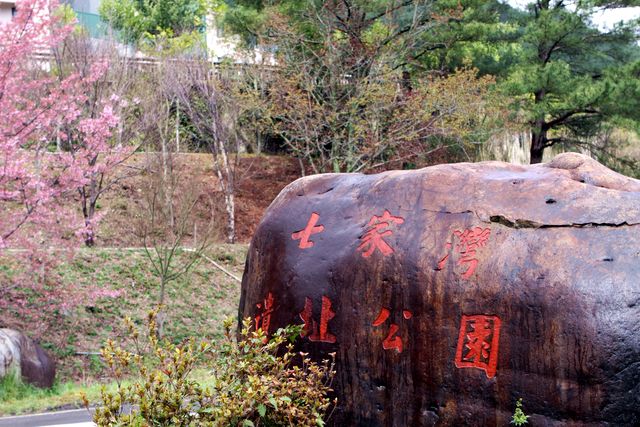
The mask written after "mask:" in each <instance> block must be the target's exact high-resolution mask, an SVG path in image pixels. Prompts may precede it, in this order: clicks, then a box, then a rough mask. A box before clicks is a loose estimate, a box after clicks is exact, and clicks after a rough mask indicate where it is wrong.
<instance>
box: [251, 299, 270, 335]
mask: <svg viewBox="0 0 640 427" xmlns="http://www.w3.org/2000/svg"><path fill="white" fill-rule="evenodd" d="M256 308H257V309H258V310H262V311H260V312H259V313H258V314H256V317H255V321H256V329H262V330H263V331H264V333H265V334H269V325H270V324H271V313H273V295H271V292H269V293H268V294H267V297H266V298H265V299H264V301H263V302H262V303H258V304H256Z"/></svg>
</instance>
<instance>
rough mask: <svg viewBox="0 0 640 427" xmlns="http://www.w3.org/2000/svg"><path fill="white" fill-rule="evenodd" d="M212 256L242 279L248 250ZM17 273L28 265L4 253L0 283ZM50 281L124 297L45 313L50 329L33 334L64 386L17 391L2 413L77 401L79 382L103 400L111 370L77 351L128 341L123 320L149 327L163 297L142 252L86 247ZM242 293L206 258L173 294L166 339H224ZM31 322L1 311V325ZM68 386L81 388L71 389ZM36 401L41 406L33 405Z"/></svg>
mask: <svg viewBox="0 0 640 427" xmlns="http://www.w3.org/2000/svg"><path fill="white" fill-rule="evenodd" d="M207 255H208V256H209V257H210V258H212V259H213V260H215V261H216V262H218V263H220V264H221V265H223V266H224V267H225V268H226V269H227V270H229V271H231V272H232V273H233V274H235V275H236V276H238V277H241V276H242V271H243V268H244V261H245V256H246V245H216V246H215V247H213V248H211V249H210V250H209V251H208V253H207ZM19 268H22V269H24V268H26V266H24V265H21V263H20V262H19V261H18V260H17V259H16V258H14V257H10V256H6V255H5V256H4V257H2V258H0V283H10V282H11V280H12V276H13V275H14V274H15V271H16V269H19ZM48 280H50V281H52V282H56V283H62V284H63V285H64V284H65V283H67V284H68V283H74V284H80V285H83V284H94V285H97V286H98V287H100V288H102V289H111V290H123V291H124V293H123V294H122V295H121V296H118V297H116V298H111V297H108V298H102V299H100V300H98V301H97V302H96V303H95V304H93V305H91V306H86V305H80V306H78V307H77V308H76V309H74V310H71V311H68V312H65V313H61V312H59V311H52V312H50V313H47V314H46V315H45V314H43V313H42V312H39V313H38V316H40V317H42V316H44V319H41V320H43V321H42V322H41V323H42V324H43V325H44V326H43V327H41V328H36V329H35V331H36V332H32V333H31V335H32V337H33V338H35V339H37V340H39V341H40V344H41V345H42V346H43V347H44V348H46V349H47V350H48V351H49V352H50V353H51V354H52V355H53V356H54V357H55V358H56V359H57V361H58V375H57V379H58V383H59V384H58V386H57V388H56V389H54V390H53V392H51V393H40V394H34V393H22V395H20V393H17V395H16V396H13V397H11V396H4V397H5V398H4V399H1V397H2V394H1V393H0V400H2V402H0V414H6V413H12V412H16V411H18V412H21V411H25V410H33V409H44V408H46V407H47V406H59V405H64V404H69V403H75V404H77V403H78V402H79V400H78V399H79V397H78V394H77V389H78V385H80V386H82V387H88V388H89V391H90V394H96V395H97V391H98V387H96V386H95V385H96V383H99V382H105V381H107V382H108V379H109V373H108V372H106V370H105V369H104V365H103V363H102V361H101V360H100V357H99V356H97V355H77V354H76V353H77V352H97V351H99V349H100V347H101V345H102V343H103V342H104V341H105V340H106V339H108V338H114V339H119V340H122V338H123V337H124V335H123V333H124V328H123V326H122V318H123V317H124V316H130V317H131V318H132V319H134V321H135V322H136V323H138V324H143V323H144V319H145V317H146V313H147V312H148V310H149V309H151V308H152V307H153V306H154V304H155V301H156V298H157V294H158V286H157V279H156V278H155V277H154V276H153V274H152V273H151V269H150V266H149V261H148V259H147V258H146V256H145V255H144V251H142V250H138V249H136V250H124V249H82V250H80V251H78V252H77V253H76V256H75V257H74V259H73V260H72V261H65V262H62V263H61V264H60V265H58V266H57V267H55V268H54V269H52V271H50V272H49V273H48ZM239 291H240V285H239V283H238V282H237V281H235V280H234V279H232V278H230V277H229V276H227V275H225V274H224V273H223V272H221V271H220V270H219V269H217V268H216V267H214V266H213V265H212V264H211V263H209V262H208V261H206V260H202V261H201V262H200V263H199V264H197V265H196V266H195V267H194V268H193V270H192V271H190V272H189V273H188V274H187V275H185V276H183V277H181V278H180V279H178V280H177V281H176V282H174V283H172V284H171V286H169V288H168V290H167V298H168V304H167V313H168V320H167V323H166V334H167V337H168V338H169V339H171V340H172V341H181V340H183V339H185V338H186V337H189V336H195V337H200V338H206V339H215V338H216V337H218V336H220V334H221V327H222V319H224V318H225V317H227V316H235V315H236V314H237V306H238V300H239ZM33 320H34V319H29V318H27V317H25V316H24V315H20V314H19V313H18V312H16V311H14V310H11V309H8V310H3V311H2V312H1V313H0V324H2V325H3V326H6V327H12V328H16V329H19V330H23V331H34V329H33V328H30V322H32V321H33ZM70 381H74V382H75V383H76V384H75V385H73V384H69V382H70ZM38 396H39V397H38ZM36 399H39V400H41V402H40V403H37V402H31V401H35V400H36ZM34 404H35V405H36V406H34Z"/></svg>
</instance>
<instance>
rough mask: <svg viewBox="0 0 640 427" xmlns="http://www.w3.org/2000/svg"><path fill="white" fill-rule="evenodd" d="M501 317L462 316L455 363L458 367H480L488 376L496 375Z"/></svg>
mask: <svg viewBox="0 0 640 427" xmlns="http://www.w3.org/2000/svg"><path fill="white" fill-rule="evenodd" d="M500 324H501V323H500V319H499V318H498V317H497V316H483V315H477V316H465V315H463V316H462V324H461V325H460V334H459V335H458V348H457V349H456V359H455V364H456V367H458V368H479V369H482V370H484V372H485V373H486V374H487V378H493V377H495V376H496V369H497V367H498V345H499V338H500Z"/></svg>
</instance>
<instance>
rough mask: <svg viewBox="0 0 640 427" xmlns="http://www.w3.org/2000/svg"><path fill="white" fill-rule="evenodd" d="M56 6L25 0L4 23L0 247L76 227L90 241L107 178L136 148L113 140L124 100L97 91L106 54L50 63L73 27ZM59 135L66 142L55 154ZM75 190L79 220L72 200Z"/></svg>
mask: <svg viewBox="0 0 640 427" xmlns="http://www.w3.org/2000/svg"><path fill="white" fill-rule="evenodd" d="M57 7H58V2H57V1H56V0H21V1H18V2H17V3H16V11H17V13H16V16H15V17H14V19H13V20H12V21H11V22H9V23H7V24H4V25H3V26H0V115H1V116H2V120H0V210H1V211H2V213H1V215H0V216H1V221H0V247H6V246H12V247H21V248H25V247H32V246H34V245H47V244H48V245H53V244H54V243H53V241H54V240H55V239H59V238H60V237H63V236H66V237H67V241H68V234H69V230H71V229H75V231H76V232H78V233H79V234H81V235H82V236H83V237H84V240H85V242H86V243H87V244H92V243H93V239H94V229H95V223H96V220H97V219H98V218H97V215H96V214H95V203H96V201H97V197H98V196H99V195H100V194H102V190H103V186H102V183H103V180H104V176H105V174H107V173H108V172H109V171H110V170H112V169H114V168H115V167H117V166H118V165H120V163H121V162H122V160H123V159H124V158H126V156H128V155H129V153H130V152H131V149H130V148H128V147H125V146H123V145H122V144H118V145H114V144H113V142H112V138H111V133H112V129H113V128H114V127H115V126H116V125H117V123H118V117H117V115H116V114H115V113H114V109H116V108H119V106H120V105H119V104H120V99H119V98H118V97H115V96H114V97H102V98H100V99H96V98H95V97H92V94H94V93H95V89H96V85H97V84H98V83H99V82H100V81H101V79H102V77H103V76H104V75H105V73H106V71H107V69H108V66H109V64H108V62H107V61H106V60H105V58H99V60H96V61H93V62H90V63H85V64H83V67H67V68H65V70H62V69H61V68H56V67H55V64H54V63H53V61H51V58H52V57H53V54H52V53H53V52H56V51H57V50H58V49H59V47H60V46H61V45H62V44H63V43H64V41H65V40H66V39H67V38H68V37H70V35H71V34H72V32H73V24H69V23H65V22H63V20H62V19H61V16H59V15H58V14H56V13H55V11H56V9H57ZM52 65H53V66H52ZM54 71H56V72H54ZM63 71H64V72H63ZM56 141H57V142H58V143H59V142H60V141H64V142H65V144H64V147H65V148H64V150H61V151H58V152H51V151H55V150H52V147H55V143H56ZM58 146H59V147H60V144H58ZM78 193H80V195H81V196H82V197H81V198H82V200H83V218H82V219H81V218H80V217H79V215H78V214H77V211H78V210H77V209H75V206H73V205H72V203H71V202H70V201H72V200H73V199H72V198H71V197H72V196H74V195H76V194H78ZM87 201H88V203H87ZM21 229H26V230H27V231H24V230H23V232H22V233H20V232H19V231H20V230H21Z"/></svg>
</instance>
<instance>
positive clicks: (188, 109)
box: [174, 59, 241, 243]
mask: <svg viewBox="0 0 640 427" xmlns="http://www.w3.org/2000/svg"><path fill="white" fill-rule="evenodd" d="M175 73H176V77H175V79H174V82H175V83H174V88H175V91H176V95H177V97H178V99H179V100H180V104H181V105H183V106H184V109H185V114H187V115H188V117H189V119H190V120H191V123H192V124H193V126H195V128H196V129H197V131H198V134H199V136H200V137H201V138H202V139H204V141H205V142H206V144H207V146H208V148H209V151H210V153H211V155H212V161H213V167H214V170H215V171H216V175H217V178H218V185H219V186H220V190H221V192H222V194H223V197H224V204H225V210H226V214H227V221H226V233H225V234H226V236H225V237H226V240H227V242H228V243H234V242H235V240H236V233H235V194H236V184H237V180H236V178H237V175H236V171H237V167H238V163H239V157H238V154H239V151H240V146H241V138H240V134H239V133H238V132H237V127H236V124H237V122H238V117H239V107H238V104H237V103H236V102H234V100H233V98H232V96H231V94H232V92H233V84H234V80H233V79H232V78H230V77H229V74H226V75H225V74H223V73H219V72H217V71H216V70H215V69H214V68H213V66H212V64H211V63H210V62H208V61H207V60H204V59H202V60H199V59H196V60H193V59H189V60H182V61H179V62H177V63H176V64H175Z"/></svg>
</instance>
